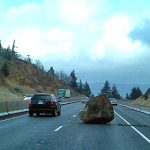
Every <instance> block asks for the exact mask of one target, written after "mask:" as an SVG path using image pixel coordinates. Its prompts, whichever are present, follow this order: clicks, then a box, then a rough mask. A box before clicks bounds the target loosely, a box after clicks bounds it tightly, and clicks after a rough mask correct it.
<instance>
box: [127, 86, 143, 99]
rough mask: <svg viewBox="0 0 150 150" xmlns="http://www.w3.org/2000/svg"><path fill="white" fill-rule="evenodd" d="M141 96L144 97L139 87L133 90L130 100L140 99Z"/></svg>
mask: <svg viewBox="0 0 150 150" xmlns="http://www.w3.org/2000/svg"><path fill="white" fill-rule="evenodd" d="M141 95H142V91H141V90H140V88H139V87H133V88H132V89H131V94H130V99H133V100H135V99H136V98H138V97H139V96H141Z"/></svg>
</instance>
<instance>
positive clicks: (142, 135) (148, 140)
mask: <svg viewBox="0 0 150 150" xmlns="http://www.w3.org/2000/svg"><path fill="white" fill-rule="evenodd" d="M114 112H115V111H114ZM115 114H116V115H117V116H118V117H120V118H121V119H122V120H123V121H124V122H126V123H127V124H128V125H129V126H131V128H132V129H133V130H134V131H136V132H137V133H138V134H139V135H140V136H141V137H142V138H144V139H145V140H146V141H147V142H148V143H149V144H150V139H148V138H147V137H146V136H145V135H144V134H142V133H141V132H140V131H139V130H137V129H136V128H135V127H133V126H132V125H131V124H130V123H129V122H128V121H127V120H125V119H124V118H123V117H121V116H120V115H119V114H118V113H117V112H115Z"/></svg>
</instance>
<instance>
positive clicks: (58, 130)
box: [54, 126, 63, 132]
mask: <svg viewBox="0 0 150 150" xmlns="http://www.w3.org/2000/svg"><path fill="white" fill-rule="evenodd" d="M62 127H63V126H59V127H58V128H57V129H55V130H54V131H55V132H57V131H59V130H60V129H61V128H62Z"/></svg>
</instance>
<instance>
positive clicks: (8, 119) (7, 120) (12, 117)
mask: <svg viewBox="0 0 150 150" xmlns="http://www.w3.org/2000/svg"><path fill="white" fill-rule="evenodd" d="M27 115H28V114H26V115H21V116H17V117H12V118H8V119H5V120H1V121H0V122H5V121H9V120H12V119H17V118H21V117H24V116H27Z"/></svg>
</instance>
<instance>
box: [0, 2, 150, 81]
mask: <svg viewBox="0 0 150 150" xmlns="http://www.w3.org/2000/svg"><path fill="white" fill-rule="evenodd" d="M149 6H150V1H149V0H144V1H143V0H23V1H22V0H11V1H10V0H0V22H1V23H0V40H1V42H2V45H3V47H7V46H8V45H12V42H13V40H14V39H15V40H16V46H17V47H18V48H17V49H16V51H17V52H18V53H19V54H21V55H22V56H23V57H27V55H30V56H31V59H32V60H33V61H35V60H37V59H39V60H40V61H41V62H42V64H43V65H44V68H45V69H49V68H50V67H51V66H53V67H54V69H55V70H56V71H60V70H63V71H64V72H66V73H67V74H70V72H71V71H72V70H73V69H74V70H75V72H76V75H77V77H78V79H81V80H82V81H88V82H90V83H92V82H104V81H105V80H108V81H110V82H112V83H150V69H149V67H148V66H149V63H150V9H149Z"/></svg>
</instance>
